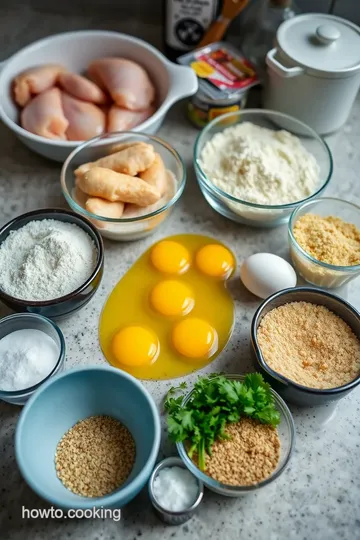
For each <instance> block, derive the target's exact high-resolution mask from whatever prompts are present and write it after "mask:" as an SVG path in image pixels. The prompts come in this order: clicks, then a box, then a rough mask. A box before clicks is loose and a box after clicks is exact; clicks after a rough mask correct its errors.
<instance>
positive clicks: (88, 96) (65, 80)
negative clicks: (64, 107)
mask: <svg viewBox="0 0 360 540" xmlns="http://www.w3.org/2000/svg"><path fill="white" fill-rule="evenodd" d="M58 82H59V84H60V86H61V87H62V88H63V89H64V90H66V92H67V93H68V94H70V95H71V96H74V97H76V98H77V99H82V100H83V101H90V102H91V103H98V104H103V103H106V102H107V96H106V94H105V92H103V91H102V90H101V88H99V87H98V85H97V84H95V83H94V82H92V81H89V79H86V78H85V77H82V76H81V75H76V74H75V73H61V74H60V75H59V79H58Z"/></svg>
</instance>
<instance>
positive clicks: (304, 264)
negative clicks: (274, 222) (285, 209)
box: [289, 198, 360, 289]
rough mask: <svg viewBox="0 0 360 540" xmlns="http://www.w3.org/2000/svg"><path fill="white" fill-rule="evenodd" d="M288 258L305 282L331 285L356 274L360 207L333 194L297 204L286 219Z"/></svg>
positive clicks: (359, 269) (359, 262)
mask: <svg viewBox="0 0 360 540" xmlns="http://www.w3.org/2000/svg"><path fill="white" fill-rule="evenodd" d="M289 247H290V255H291V259H292V261H293V263H294V266H295V268H296V270H297V271H298V272H299V274H300V275H301V276H302V277H303V278H304V279H305V280H306V281H307V282H309V283H311V284H313V285H317V286H318V287H324V288H327V289H333V288H337V287H340V286H342V285H345V284H346V283H348V282H349V281H350V280H352V279H354V278H356V277H357V276H359V275H360V207H359V206H357V205H355V204H352V203H350V202H347V201H343V200H340V199H333V198H321V199H314V200H312V201H309V202H307V203H304V204H302V205H301V206H299V207H298V208H297V209H296V210H294V212H293V213H292V215H291V218H290V221H289Z"/></svg>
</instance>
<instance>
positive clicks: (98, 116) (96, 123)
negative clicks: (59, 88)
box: [61, 92, 106, 141]
mask: <svg viewBox="0 0 360 540" xmlns="http://www.w3.org/2000/svg"><path fill="white" fill-rule="evenodd" d="M61 101H62V106H63V109H64V115H65V117H66V119H67V120H68V122H69V127H68V129H67V130H66V136H67V138H68V139H69V141H86V140H87V139H91V138H92V137H95V136H96V135H100V134H101V133H103V131H104V129H105V121H106V116H105V114H104V113H103V112H102V110H101V109H99V107H97V106H96V105H94V104H93V103H87V102H86V101H80V100H79V99H76V98H74V97H72V96H69V94H66V93H65V92H61Z"/></svg>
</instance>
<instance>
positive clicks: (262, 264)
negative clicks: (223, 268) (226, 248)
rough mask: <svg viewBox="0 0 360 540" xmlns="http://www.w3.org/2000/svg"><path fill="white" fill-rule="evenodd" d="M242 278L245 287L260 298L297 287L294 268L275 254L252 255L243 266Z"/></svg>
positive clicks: (241, 270)
mask: <svg viewBox="0 0 360 540" xmlns="http://www.w3.org/2000/svg"><path fill="white" fill-rule="evenodd" d="M240 277H241V280H242V282H243V284H244V285H245V287H246V288H247V289H249V291H250V292H252V293H253V294H255V295H256V296H259V297H260V298H267V297H268V296H270V295H272V294H274V293H276V292H278V291H281V290H282V289H287V288H288V287H295V285H296V272H295V270H294V269H293V267H292V266H291V265H290V264H289V263H288V262H287V261H285V259H282V258H281V257H278V256H277V255H274V254H273V253H255V254H254V255H250V257H248V258H247V259H245V261H244V262H243V264H242V265H241V269H240Z"/></svg>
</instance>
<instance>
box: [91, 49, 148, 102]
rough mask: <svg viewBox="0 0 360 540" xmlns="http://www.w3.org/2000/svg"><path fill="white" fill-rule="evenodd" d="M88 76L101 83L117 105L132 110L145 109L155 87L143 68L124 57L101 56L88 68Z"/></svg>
mask: <svg viewBox="0 0 360 540" xmlns="http://www.w3.org/2000/svg"><path fill="white" fill-rule="evenodd" d="M88 72H89V74H90V76H91V77H92V78H93V79H94V80H95V81H96V82H100V83H102V84H103V85H104V86H105V88H106V89H107V90H108V91H109V92H110V94H111V97H112V98H113V100H114V101H115V103H116V105H118V106H119V107H125V109H130V110H132V111H142V110H144V109H147V108H148V107H149V106H150V104H151V103H152V101H153V100H154V98H155V89H154V86H153V84H152V82H151V81H150V79H149V76H148V74H147V73H146V71H145V69H144V68H142V67H141V66H140V65H139V64H136V63H135V62H132V61H131V60H126V59H125V58H101V59H100V60H95V61H94V62H92V63H91V64H90V66H89V68H88Z"/></svg>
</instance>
